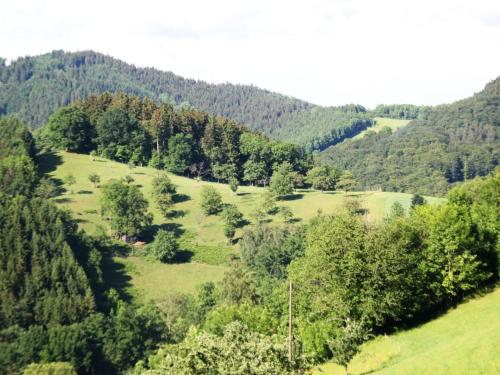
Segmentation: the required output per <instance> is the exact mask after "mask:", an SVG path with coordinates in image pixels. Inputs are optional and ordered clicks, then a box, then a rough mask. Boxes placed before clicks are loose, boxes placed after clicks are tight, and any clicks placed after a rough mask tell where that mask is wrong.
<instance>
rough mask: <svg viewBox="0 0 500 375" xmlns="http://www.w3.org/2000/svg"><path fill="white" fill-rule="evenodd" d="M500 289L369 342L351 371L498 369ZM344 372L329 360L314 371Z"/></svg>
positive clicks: (434, 373)
mask: <svg viewBox="0 0 500 375" xmlns="http://www.w3.org/2000/svg"><path fill="white" fill-rule="evenodd" d="M499 311H500V289H497V290H496V291H494V292H492V293H490V294H488V295H486V296H483V297H479V298H476V299H474V300H471V301H469V302H467V303H464V304H462V305H460V306H458V307H457V308H456V309H454V310H451V311H449V312H448V313H447V314H445V315H443V316H441V317H440V318H438V319H436V320H434V321H431V322H429V323H427V324H424V325H422V326H420V327H417V328H414V329H411V330H409V331H405V332H401V333H398V334H395V335H391V336H385V337H378V338H376V339H374V340H372V341H370V342H368V343H367V344H366V345H365V346H364V347H363V350H362V351H361V353H360V354H358V356H356V357H355V358H354V360H353V361H352V363H351V366H350V373H352V374H366V373H373V374H398V375H399V374H401V375H405V374H407V375H410V374H415V375H417V374H418V375H424V374H428V375H437V374H464V375H465V374H500V319H499ZM313 374H314V375H320V374H329V375H330V374H331V375H336V374H343V369H342V368H340V367H339V366H336V365H334V364H331V363H330V364H326V365H324V366H322V367H321V369H318V370H316V371H314V372H313Z"/></svg>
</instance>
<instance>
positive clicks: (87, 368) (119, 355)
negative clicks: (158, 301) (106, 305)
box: [0, 302, 167, 374]
mask: <svg viewBox="0 0 500 375" xmlns="http://www.w3.org/2000/svg"><path fill="white" fill-rule="evenodd" d="M0 338H1V339H0V368H2V370H6V373H18V372H19V371H20V370H21V369H22V368H23V367H25V366H27V365H28V364H30V363H33V362H38V363H47V362H48V363H50V362H55V361H64V362H68V363H71V365H72V366H73V367H74V368H75V369H76V370H77V371H78V373H80V374H114V373H119V372H123V371H125V370H127V369H129V368H130V367H132V366H133V365H134V364H135V363H136V362H137V361H138V360H139V359H141V358H144V356H146V355H148V354H149V353H150V352H151V351H152V350H154V349H156V347H157V344H158V343H159V342H161V341H164V340H165V339H166V338H167V337H166V330H165V324H164V322H163V320H162V317H161V315H160V314H159V312H158V311H157V309H156V308H154V307H153V306H149V305H146V306H142V307H137V306H133V305H127V304H124V303H123V302H120V303H119V304H118V305H117V306H116V307H115V309H114V310H113V311H111V313H110V314H109V315H107V316H105V315H103V314H100V313H98V314H93V315H91V316H89V317H88V318H86V319H85V320H83V321H81V322H79V323H73V324H70V325H59V324H57V325H50V326H48V327H45V326H39V325H32V326H30V327H29V328H28V329H26V330H23V329H20V328H19V327H11V328H9V329H7V330H4V331H0Z"/></svg>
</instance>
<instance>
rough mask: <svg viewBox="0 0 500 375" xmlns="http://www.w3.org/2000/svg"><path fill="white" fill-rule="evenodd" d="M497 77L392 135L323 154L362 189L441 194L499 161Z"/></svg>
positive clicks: (367, 138)
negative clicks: (470, 95) (475, 90)
mask: <svg viewBox="0 0 500 375" xmlns="http://www.w3.org/2000/svg"><path fill="white" fill-rule="evenodd" d="M499 87H500V78H497V79H495V80H494V81H492V82H490V83H489V84H488V85H487V86H486V87H485V89H484V90H483V91H481V92H480V93H478V94H476V95H474V96H472V97H471V98H468V99H464V100H461V101H458V102H455V103H453V104H449V105H441V106H437V107H432V108H430V109H429V110H426V111H424V112H421V113H420V114H419V118H418V119H416V120H414V121H412V122H410V124H409V125H407V126H405V127H404V128H402V129H399V130H397V131H395V132H394V133H392V132H391V131H384V130H382V131H380V132H378V133H374V132H372V133H371V134H367V135H366V136H365V137H364V138H362V139H360V140H355V141H350V142H344V143H342V144H340V145H337V146H334V147H332V148H330V149H328V150H326V151H325V152H324V154H323V158H324V160H326V161H327V162H328V163H330V164H331V165H334V166H336V167H338V168H340V169H349V170H350V171H352V173H353V174H354V176H355V178H356V179H357V180H358V182H359V186H360V187H361V188H362V189H364V190H366V189H370V188H374V187H381V188H382V189H384V190H386V191H407V192H417V191H418V192H420V193H422V194H429V195H437V194H439V195H444V194H445V193H446V191H447V190H448V189H449V187H450V186H451V185H453V184H455V183H456V182H460V181H463V180H465V179H470V178H474V177H475V176H485V175H487V174H488V173H489V172H491V171H492V170H494V169H495V167H496V166H497V165H499V163H500V147H498V139H499V135H498V131H499V123H498V119H499V118H500V105H499V104H500V94H499V92H500V90H499Z"/></svg>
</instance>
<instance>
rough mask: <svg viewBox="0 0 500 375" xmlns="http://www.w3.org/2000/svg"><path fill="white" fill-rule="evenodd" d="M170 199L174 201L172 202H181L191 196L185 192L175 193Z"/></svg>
mask: <svg viewBox="0 0 500 375" xmlns="http://www.w3.org/2000/svg"><path fill="white" fill-rule="evenodd" d="M172 200H173V201H174V203H182V202H187V201H189V200H191V197H190V196H189V195H187V194H175V195H174V196H173V197H172Z"/></svg>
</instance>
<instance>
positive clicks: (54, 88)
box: [0, 51, 371, 150]
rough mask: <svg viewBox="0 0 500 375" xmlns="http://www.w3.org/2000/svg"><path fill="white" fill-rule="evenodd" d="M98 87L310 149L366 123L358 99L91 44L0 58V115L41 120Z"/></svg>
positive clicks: (32, 122) (33, 123) (34, 123)
mask: <svg viewBox="0 0 500 375" xmlns="http://www.w3.org/2000/svg"><path fill="white" fill-rule="evenodd" d="M105 91H109V92H117V91H123V92H125V93H128V94H133V95H138V96H149V97H151V98H153V99H154V100H156V101H157V102H159V101H167V102H171V103H172V104H182V103H187V104H189V105H191V106H193V107H195V108H199V109H202V110H205V111H207V112H209V113H212V114H216V115H220V116H224V117H228V118H231V119H233V120H236V121H238V122H240V123H243V124H245V125H247V126H249V127H250V128H251V129H252V130H256V131H260V132H262V133H264V134H266V135H268V136H270V137H272V138H274V139H278V140H287V141H294V142H297V143H300V144H302V145H304V146H308V147H309V148H310V149H319V150H321V149H324V148H326V147H328V146H330V145H332V144H335V143H337V142H339V141H340V140H342V139H344V138H345V137H348V136H352V135H353V134H357V132H359V131H361V130H364V129H365V128H366V127H368V126H370V125H371V120H370V119H369V118H368V116H367V115H366V109H365V108H363V107H362V106H359V105H350V106H343V107H320V106H317V105H314V104H311V103H308V102H305V101H302V100H299V99H295V98H291V97H288V96H284V95H280V94H277V93H273V92H270V91H267V90H263V89H260V88H257V87H255V86H248V85H234V84H229V83H225V84H218V85H216V84H209V83H206V82H203V81H197V80H192V79H185V78H182V77H180V76H178V75H175V74H173V73H171V72H163V71H160V70H157V69H153V68H137V67H135V66H133V65H130V64H127V63H125V62H123V61H120V60H118V59H115V58H112V57H110V56H106V55H103V54H100V53H96V52H93V51H83V52H75V53H66V52H63V51H53V52H51V53H47V54H44V55H41V56H34V57H24V58H19V59H17V60H15V61H13V62H11V63H10V64H9V65H6V64H5V60H3V59H0V115H1V114H18V115H19V116H20V117H21V118H22V119H23V120H25V121H26V122H27V123H29V124H30V125H31V126H32V127H39V126H41V125H43V124H44V123H45V122H46V121H47V118H48V116H49V115H50V114H51V113H52V112H53V111H54V110H55V109H56V108H58V107H60V106H63V105H66V104H68V103H70V102H73V101H74V100H76V99H84V98H86V97H88V96H89V95H90V94H99V93H102V92H105Z"/></svg>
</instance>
